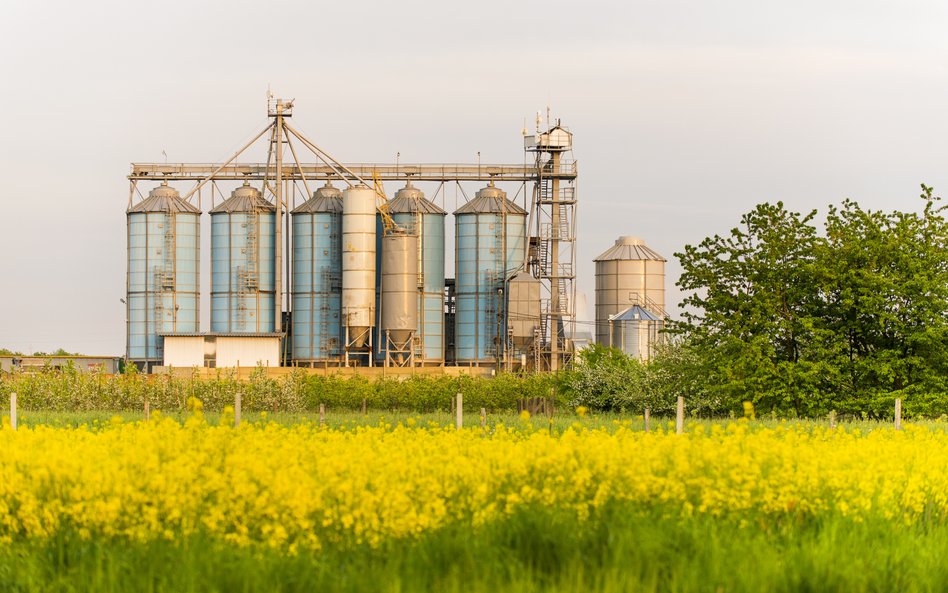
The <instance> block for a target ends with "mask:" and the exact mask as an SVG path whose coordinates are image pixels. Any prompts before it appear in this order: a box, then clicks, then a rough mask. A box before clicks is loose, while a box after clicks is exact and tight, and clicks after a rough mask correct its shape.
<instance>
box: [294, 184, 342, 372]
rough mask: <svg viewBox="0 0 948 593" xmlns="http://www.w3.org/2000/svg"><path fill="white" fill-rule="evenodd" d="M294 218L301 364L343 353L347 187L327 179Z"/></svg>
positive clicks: (297, 341)
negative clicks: (344, 192)
mask: <svg viewBox="0 0 948 593" xmlns="http://www.w3.org/2000/svg"><path fill="white" fill-rule="evenodd" d="M291 215H292V218H293V275H292V279H291V284H292V294H293V296H292V302H293V318H292V343H291V357H292V358H293V360H294V362H295V363H296V364H310V365H313V364H318V363H323V364H328V363H329V362H336V361H338V360H339V357H340V355H341V354H342V192H341V191H340V190H339V189H337V188H335V187H333V186H332V184H331V183H329V182H327V183H326V185H325V186H324V187H321V188H319V189H317V190H316V191H315V192H313V197H312V198H310V199H309V200H307V201H306V202H304V203H303V204H302V205H300V206H299V207H298V208H296V209H295V210H293V212H292V213H291Z"/></svg>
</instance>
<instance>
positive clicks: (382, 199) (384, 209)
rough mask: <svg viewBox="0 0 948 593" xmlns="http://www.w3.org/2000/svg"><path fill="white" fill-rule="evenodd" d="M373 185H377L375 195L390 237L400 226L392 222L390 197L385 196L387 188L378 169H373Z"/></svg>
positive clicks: (384, 225)
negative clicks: (389, 206) (389, 208)
mask: <svg viewBox="0 0 948 593" xmlns="http://www.w3.org/2000/svg"><path fill="white" fill-rule="evenodd" d="M372 183H373V184H374V185H375V195H376V197H377V198H378V209H379V214H380V215H381V216H382V226H383V227H384V229H385V234H386V235H388V234H389V233H391V232H392V231H394V230H395V229H396V228H397V226H398V225H396V224H395V221H394V220H392V215H391V213H389V211H388V197H386V196H385V187H384V186H383V185H382V179H381V178H380V177H379V172H378V170H377V169H372Z"/></svg>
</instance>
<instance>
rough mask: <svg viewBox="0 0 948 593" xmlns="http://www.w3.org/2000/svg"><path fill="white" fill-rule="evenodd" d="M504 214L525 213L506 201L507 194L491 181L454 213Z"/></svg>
mask: <svg viewBox="0 0 948 593" xmlns="http://www.w3.org/2000/svg"><path fill="white" fill-rule="evenodd" d="M500 212H506V213H507V214H523V215H526V214H527V211H526V210H524V209H523V208H521V207H520V206H518V205H516V204H515V203H513V202H511V201H510V200H508V199H507V192H505V191H504V190H502V189H500V188H499V187H495V186H494V182H493V181H491V182H490V183H489V184H488V185H487V187H485V188H483V189H480V190H478V192H477V193H476V194H475V195H474V199H473V200H471V201H470V202H468V203H467V204H464V205H463V206H461V207H460V208H458V209H457V210H455V211H454V215H455V216H457V215H458V214H496V213H500Z"/></svg>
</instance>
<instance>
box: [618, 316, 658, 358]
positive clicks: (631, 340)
mask: <svg viewBox="0 0 948 593" xmlns="http://www.w3.org/2000/svg"><path fill="white" fill-rule="evenodd" d="M664 327H665V319H664V317H660V316H659V315H658V314H656V313H652V312H651V311H649V310H647V309H645V308H643V307H642V306H640V305H632V306H631V307H629V308H627V309H625V310H624V311H621V312H619V313H617V314H615V315H613V316H612V317H610V318H609V342H608V345H610V346H612V347H613V348H618V349H619V350H622V351H623V352H625V353H626V354H628V355H629V356H632V357H634V358H638V359H640V360H646V361H647V360H649V359H650V358H651V357H652V353H653V350H654V347H655V345H657V344H658V342H659V339H660V338H661V331H662V329H664Z"/></svg>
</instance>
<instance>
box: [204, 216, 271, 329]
mask: <svg viewBox="0 0 948 593" xmlns="http://www.w3.org/2000/svg"><path fill="white" fill-rule="evenodd" d="M254 219H256V229H254ZM275 224H276V215H275V214H274V213H273V212H258V213H256V214H253V213H248V212H214V213H212V214H211V331H212V332H233V333H265V332H272V331H273V330H274V327H275V321H274V315H275V310H276V302H277V296H276V292H275V266H276V263H275V241H276V239H275V233H274V225H275ZM253 230H256V235H257V241H256V244H257V246H256V249H252V248H248V240H249V234H250V232H252V231H253ZM247 269H250V270H253V269H256V274H255V275H256V283H255V285H254V286H250V287H246V286H245V287H244V288H243V289H241V281H240V276H241V270H247Z"/></svg>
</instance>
